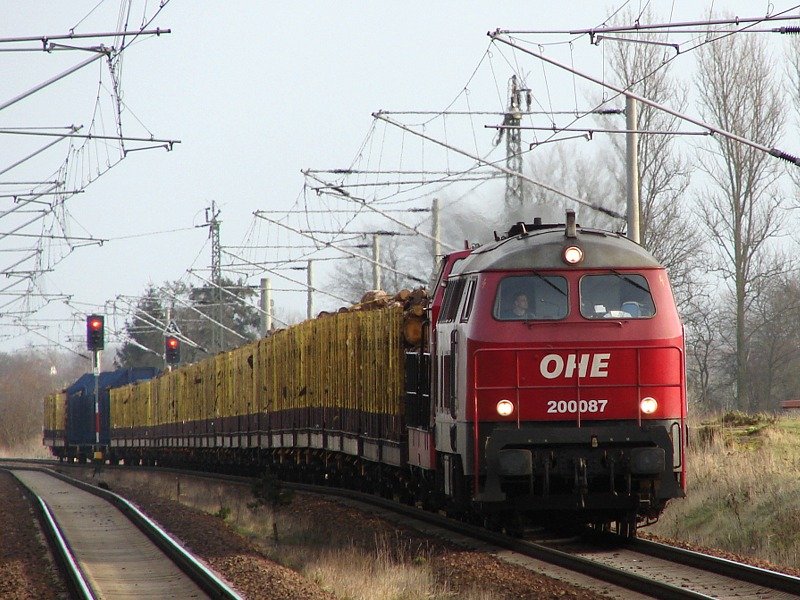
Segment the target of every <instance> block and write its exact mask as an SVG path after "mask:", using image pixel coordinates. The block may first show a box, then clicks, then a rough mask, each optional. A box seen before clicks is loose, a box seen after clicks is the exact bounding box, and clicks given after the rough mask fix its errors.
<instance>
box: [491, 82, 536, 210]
mask: <svg viewBox="0 0 800 600" xmlns="http://www.w3.org/2000/svg"><path fill="white" fill-rule="evenodd" d="M523 94H524V97H525V104H526V110H528V111H530V109H531V91H530V90H529V89H528V88H523V87H520V86H519V84H518V83H517V76H516V75H512V76H511V79H510V80H509V82H508V108H507V111H506V113H505V116H504V118H503V125H505V126H506V127H508V129H506V128H504V129H501V130H500V133H499V134H498V136H497V140H496V142H495V144H499V143H500V141H501V139H502V137H503V135H505V138H506V168H507V169H509V170H511V171H513V172H514V173H519V174H520V175H521V174H522V168H523V162H522V132H521V130H520V129H518V127H519V125H520V123H521V122H522V99H523ZM526 196H527V188H526V187H525V185H524V182H523V180H522V177H520V176H519V175H511V174H507V175H506V197H505V200H506V207H507V208H509V209H515V208H519V207H521V206H523V205H524V204H525V201H526Z"/></svg>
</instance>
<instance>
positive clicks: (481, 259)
mask: <svg viewBox="0 0 800 600" xmlns="http://www.w3.org/2000/svg"><path fill="white" fill-rule="evenodd" d="M417 308H419V307H417ZM421 312H422V311H417V312H414V313H413V317H414V318H416V319H422V317H421V316H420V315H421ZM427 314H428V321H429V328H428V330H427V331H428V335H427V336H425V337H426V338H427V339H426V340H424V341H423V343H422V344H421V347H420V346H418V344H419V341H420V340H419V336H418V335H414V336H411V337H412V338H414V340H413V342H412V341H411V340H410V339H409V337H408V336H407V337H406V338H405V341H404V340H403V337H404V335H403V334H402V333H401V331H405V332H406V333H408V332H407V331H406V329H407V328H406V327H404V323H405V325H416V326H415V327H410V330H411V331H412V332H415V333H419V324H420V322H421V321H414V320H413V319H412V321H408V322H406V321H404V319H405V318H406V316H407V313H405V312H404V309H403V308H402V307H397V306H394V307H391V306H390V307H385V308H382V309H377V310H375V311H368V310H365V309H364V307H357V310H355V311H353V312H345V313H340V314H336V315H332V316H327V317H324V318H319V319H313V320H310V321H306V322H304V323H301V324H298V325H296V326H293V327H290V328H287V329H285V330H282V331H278V332H275V333H274V334H273V335H271V336H269V337H267V338H263V339H260V340H258V341H255V342H252V343H250V344H246V345H245V346H241V347H239V348H236V349H233V350H231V351H229V352H224V353H220V354H218V355H216V356H213V357H210V358H208V359H206V360H204V361H201V362H199V363H195V364H193V365H186V366H183V367H181V368H179V369H176V370H174V371H172V372H169V373H164V374H162V375H161V376H159V377H157V378H154V379H152V380H149V381H146V382H140V383H137V384H134V385H132V386H126V387H122V388H119V389H116V390H111V392H110V396H111V401H110V411H111V416H110V418H107V419H105V420H103V419H101V422H103V423H109V424H110V425H109V427H110V431H109V432H108V436H107V437H108V439H109V447H108V448H107V451H108V453H107V456H108V457H109V460H112V461H116V460H124V461H125V462H126V463H129V464H139V463H143V464H159V465H175V466H195V467H199V468H203V469H216V470H222V471H229V472H230V471H234V472H240V473H243V474H244V473H248V474H253V473H256V472H258V471H260V470H262V469H264V468H268V469H270V470H273V471H274V472H275V473H276V474H278V475H279V476H280V477H284V478H287V479H301V480H304V481H313V482H318V483H327V484H331V485H341V486H345V487H349V486H355V487H358V488H360V489H365V490H372V491H376V492H380V493H383V494H386V495H395V494H396V495H399V496H401V497H402V498H404V499H405V500H406V501H409V502H411V501H415V502H421V503H423V504H425V505H427V506H428V507H430V508H436V509H439V508H446V509H448V510H452V511H453V512H456V513H460V514H462V515H468V516H470V517H476V518H481V517H483V518H486V519H487V520H489V521H490V522H492V523H495V524H504V525H507V526H509V525H510V526H512V527H517V526H519V525H522V524H524V523H525V522H526V521H528V520H536V519H538V520H543V519H546V520H547V521H549V522H554V521H557V520H558V519H559V517H562V518H563V519H564V520H567V521H569V522H571V523H576V522H578V523H593V524H597V525H601V526H603V527H605V526H606V525H607V524H610V523H613V522H616V523H617V524H618V527H617V530H618V532H620V533H622V534H623V535H628V536H632V535H634V534H635V531H636V527H637V525H638V524H640V523H642V522H645V521H647V520H651V519H655V518H657V517H658V515H659V514H660V513H661V511H662V510H663V508H664V506H665V505H666V503H667V501H668V500H670V499H671V498H676V497H681V496H683V495H684V491H685V487H686V469H685V457H684V448H685V440H686V387H685V377H684V348H683V330H682V326H681V323H680V320H679V317H678V313H677V310H676V307H675V302H674V299H673V297H672V292H671V290H670V286H669V282H668V279H667V274H666V271H665V269H664V267H663V266H661V265H660V264H659V263H658V262H657V261H656V260H655V259H654V258H653V257H652V256H651V255H650V254H649V253H647V252H646V251H645V250H644V249H642V248H641V247H640V246H639V245H638V244H635V243H634V242H632V241H630V240H628V239H627V238H625V237H623V236H621V235H619V234H615V233H609V232H606V231H599V230H593V229H585V228H581V227H579V226H577V225H576V223H575V216H574V213H572V212H568V213H567V219H566V224H558V225H552V224H543V223H541V222H540V221H538V220H536V221H535V222H534V223H533V224H524V223H518V224H517V225H515V226H514V227H512V228H511V230H510V231H509V232H508V235H506V236H505V237H503V238H502V239H496V241H495V242H494V243H491V244H487V245H485V246H480V247H476V248H473V249H470V250H462V251H459V252H455V253H453V254H450V255H448V256H446V257H445V258H444V260H443V261H442V265H441V270H440V273H439V277H438V280H437V283H436V286H435V289H434V290H433V293H432V299H431V301H430V303H429V306H428V313H427ZM411 347H416V350H413V351H412V350H411V349H410V348H411ZM404 370H405V372H404ZM65 396H66V394H60V395H59V394H56V395H53V396H51V398H50V399H49V401H50V405H52V410H48V411H46V414H45V416H46V419H45V443H46V444H48V445H51V446H52V447H53V452H54V453H56V454H58V453H59V452H60V450H59V449H60V448H62V447H68V446H70V445H71V444H73V443H74V440H70V439H61V438H63V437H64V434H65V432H66V434H67V438H69V437H70V431H78V430H79V429H76V427H77V426H78V425H80V423H73V424H70V423H67V424H66V425H65V424H64V420H65V418H66V417H67V416H69V415H68V412H69V411H66V410H65V406H64V403H63V402H64V398H65ZM59 399H60V400H61V404H59ZM101 409H102V406H101ZM70 414H71V413H70ZM81 414H82V413H81ZM81 414H78V413H75V415H73V416H70V418H73V417H74V418H84V417H81ZM89 416H91V417H93V415H88V416H85V417H86V418H88V417H89ZM92 423H94V421H92ZM86 427H89V424H87V425H86ZM92 427H93V425H92ZM91 430H93V429H91ZM58 455H59V456H63V455H64V454H63V453H61V454H58Z"/></svg>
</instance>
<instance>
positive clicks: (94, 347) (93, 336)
mask: <svg viewBox="0 0 800 600" xmlns="http://www.w3.org/2000/svg"><path fill="white" fill-rule="evenodd" d="M104 345H105V317H104V316H103V315H89V316H88V317H86V349H87V350H90V351H91V352H98V351H100V350H102V349H103V347H104Z"/></svg>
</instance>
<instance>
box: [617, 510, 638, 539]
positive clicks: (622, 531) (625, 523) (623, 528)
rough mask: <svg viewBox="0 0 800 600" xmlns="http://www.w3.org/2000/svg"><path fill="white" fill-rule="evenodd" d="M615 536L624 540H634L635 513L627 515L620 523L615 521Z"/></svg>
mask: <svg viewBox="0 0 800 600" xmlns="http://www.w3.org/2000/svg"><path fill="white" fill-rule="evenodd" d="M617 534H618V535H619V536H620V537H622V538H624V539H626V540H633V539H635V538H636V513H635V512H632V513H627V514H626V515H625V516H624V517H623V518H622V519H621V520H620V521H617Z"/></svg>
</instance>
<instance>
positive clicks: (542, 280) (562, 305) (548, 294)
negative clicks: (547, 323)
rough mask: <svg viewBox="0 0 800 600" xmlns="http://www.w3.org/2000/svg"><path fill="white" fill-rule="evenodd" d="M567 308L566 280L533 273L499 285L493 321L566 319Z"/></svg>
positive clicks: (505, 280) (504, 280)
mask: <svg viewBox="0 0 800 600" xmlns="http://www.w3.org/2000/svg"><path fill="white" fill-rule="evenodd" d="M567 308H568V303H567V280H566V279H565V278H563V277H558V276H552V275H539V274H538V273H534V274H533V275H524V276H514V277H506V278H505V279H503V280H502V281H501V282H500V285H499V286H498V287H497V296H496V297H495V299H494V318H495V319H498V320H500V321H529V320H555V319H563V318H564V317H566V316H567Z"/></svg>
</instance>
